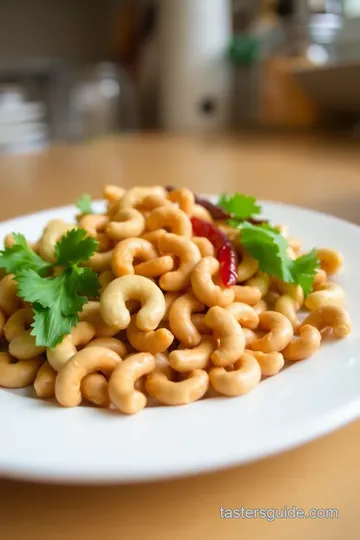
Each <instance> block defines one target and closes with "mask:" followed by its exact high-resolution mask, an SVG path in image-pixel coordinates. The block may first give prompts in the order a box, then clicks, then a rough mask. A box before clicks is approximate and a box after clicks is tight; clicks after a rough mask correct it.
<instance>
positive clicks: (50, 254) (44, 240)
mask: <svg viewBox="0 0 360 540" xmlns="http://www.w3.org/2000/svg"><path fill="white" fill-rule="evenodd" d="M75 228H76V227H75V226H74V225H70V224H69V223H65V221H63V220H62V219H52V220H51V221H49V223H48V224H47V226H46V228H45V230H44V232H43V235H42V237H41V238H40V241H39V255H40V257H41V258H42V259H44V260H45V261H48V262H55V244H56V243H57V242H58V241H59V240H60V238H61V237H62V236H64V235H65V234H66V233H67V232H69V231H71V230H72V229H75Z"/></svg>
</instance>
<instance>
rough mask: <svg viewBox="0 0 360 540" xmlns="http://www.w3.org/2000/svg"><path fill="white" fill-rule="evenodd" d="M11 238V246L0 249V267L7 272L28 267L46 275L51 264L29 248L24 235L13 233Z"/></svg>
mask: <svg viewBox="0 0 360 540" xmlns="http://www.w3.org/2000/svg"><path fill="white" fill-rule="evenodd" d="M13 238H14V244H13V245H12V247H10V248H6V249H4V250H2V251H0V268H4V270H5V271H6V273H7V274H11V273H15V272H16V271H17V270H21V269H22V268H30V269H32V270H34V271H35V272H37V273H38V274H39V275H42V276H44V275H46V273H47V272H48V270H49V268H50V267H51V265H50V264H49V263H48V262H46V261H44V260H43V259H42V258H41V257H39V255H37V253H35V252H34V251H33V250H32V249H31V248H30V246H29V245H28V243H27V242H26V238H25V236H24V235H22V234H17V233H13Z"/></svg>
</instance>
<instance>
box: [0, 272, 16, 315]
mask: <svg viewBox="0 0 360 540" xmlns="http://www.w3.org/2000/svg"><path fill="white" fill-rule="evenodd" d="M13 278H14V274H8V275H7V276H5V277H3V278H2V280H1V281H0V309H1V310H2V311H3V312H4V313H5V315H7V316H8V317H9V316H10V315H12V314H13V313H15V311H17V310H18V309H19V308H20V307H21V300H20V298H19V297H18V296H17V288H16V282H15V281H14V279H13Z"/></svg>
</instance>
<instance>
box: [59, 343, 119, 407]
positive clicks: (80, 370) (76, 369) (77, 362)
mask: <svg viewBox="0 0 360 540" xmlns="http://www.w3.org/2000/svg"><path fill="white" fill-rule="evenodd" d="M120 362H121V358H120V356H119V355H118V354H116V353H115V352H114V351H112V350H111V349H107V348H105V347H89V348H88V349H83V350H82V351H79V352H77V353H76V354H75V355H74V356H73V357H72V358H70V360H69V361H68V362H67V363H66V364H65V365H63V367H62V368H61V370H60V371H59V373H58V375H57V377H56V383H55V396H56V399H57V400H58V402H59V403H60V404H61V405H63V406H64V407H76V406H77V405H79V404H80V403H81V400H82V395H81V381H82V379H84V377H85V376H86V375H87V374H88V373H91V372H93V371H101V372H102V373H103V374H104V375H105V376H106V377H109V376H110V374H111V373H112V372H113V370H114V369H115V367H116V366H117V365H118V364H119V363H120Z"/></svg>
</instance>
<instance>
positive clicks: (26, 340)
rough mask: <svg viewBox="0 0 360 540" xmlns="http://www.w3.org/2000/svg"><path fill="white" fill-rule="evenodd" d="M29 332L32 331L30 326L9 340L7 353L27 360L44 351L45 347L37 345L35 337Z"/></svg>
mask: <svg viewBox="0 0 360 540" xmlns="http://www.w3.org/2000/svg"><path fill="white" fill-rule="evenodd" d="M30 332H32V329H31V328H30V329H29V330H26V331H25V332H23V333H22V334H20V335H17V336H16V337H14V339H12V340H11V341H10V343H9V353H10V354H11V356H14V357H15V358H17V359H18V360H29V359H30V358H34V357H35V356H38V355H40V354H42V353H43V352H44V351H45V347H38V346H37V345H36V344H35V341H36V338H35V336H32V335H31V333H30Z"/></svg>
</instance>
